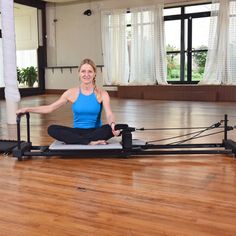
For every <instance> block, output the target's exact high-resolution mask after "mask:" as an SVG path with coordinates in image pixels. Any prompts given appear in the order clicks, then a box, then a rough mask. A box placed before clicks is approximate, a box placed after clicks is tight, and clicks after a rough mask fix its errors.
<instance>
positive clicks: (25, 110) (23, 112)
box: [16, 108, 28, 115]
mask: <svg viewBox="0 0 236 236" xmlns="http://www.w3.org/2000/svg"><path fill="white" fill-rule="evenodd" d="M26 112H28V110H27V108H20V109H18V110H17V111H16V114H17V115H19V114H25V113H26Z"/></svg>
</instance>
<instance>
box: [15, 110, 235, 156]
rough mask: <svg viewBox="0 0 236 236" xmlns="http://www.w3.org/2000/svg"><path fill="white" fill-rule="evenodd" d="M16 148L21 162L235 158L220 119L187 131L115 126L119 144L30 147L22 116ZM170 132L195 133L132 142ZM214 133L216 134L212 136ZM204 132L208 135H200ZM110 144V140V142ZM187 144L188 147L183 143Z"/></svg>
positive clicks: (233, 143)
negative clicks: (149, 133) (214, 139)
mask: <svg viewBox="0 0 236 236" xmlns="http://www.w3.org/2000/svg"><path fill="white" fill-rule="evenodd" d="M23 115H25V116H26V130H27V141H22V140H21V124H20V123H21V117H22V116H23ZM16 122H17V146H16V147H15V148H14V149H13V150H12V154H13V157H16V158H18V160H19V161H22V160H23V159H24V158H26V157H28V158H29V157H32V156H47V157H48V156H76V157H105V156H106V157H129V156H145V155H175V154H179V155H182V154H183V155H184V154H228V155H231V156H233V157H235V154H236V142H235V141H233V140H231V139H228V132H229V131H232V130H234V128H235V127H233V126H229V125H228V116H227V115H224V119H223V120H221V121H219V122H217V123H215V124H213V125H210V126H209V127H189V128H152V129H145V128H139V129H137V128H133V127H129V126H128V125H127V124H117V125H116V127H115V128H116V129H119V130H121V140H120V141H119V142H117V141H110V140H109V142H110V144H108V145H77V144H64V143H62V142H59V141H57V140H55V141H54V142H53V143H52V144H51V145H50V146H33V145H32V143H31V140H30V114H29V113H24V114H19V115H17V118H16ZM172 129H191V130H198V131H194V132H190V133H187V134H184V135H180V136H175V137H171V138H167V139H162V140H153V141H149V142H146V141H142V140H138V139H133V138H132V133H133V132H134V131H136V130H137V131H145V130H172ZM214 129H220V131H216V132H212V130H214ZM205 132H211V133H208V134H204V133H205ZM219 133H223V136H224V137H223V140H222V142H219V143H191V141H192V140H194V139H197V138H202V137H207V136H210V135H214V134H219ZM182 137H187V138H185V139H182V140H179V141H175V142H171V143H167V144H153V143H155V142H159V141H163V140H168V139H173V138H182ZM111 140H112V139H111ZM188 141H190V143H187V142H188Z"/></svg>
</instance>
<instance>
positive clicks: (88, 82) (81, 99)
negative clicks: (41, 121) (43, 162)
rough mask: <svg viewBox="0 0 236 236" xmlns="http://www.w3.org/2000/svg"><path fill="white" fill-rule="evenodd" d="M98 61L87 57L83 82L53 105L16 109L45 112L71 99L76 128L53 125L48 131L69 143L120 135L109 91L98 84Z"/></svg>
mask: <svg viewBox="0 0 236 236" xmlns="http://www.w3.org/2000/svg"><path fill="white" fill-rule="evenodd" d="M96 72H97V71H96V65H95V64H94V62H93V61H92V60H90V59H84V60H83V61H82V62H81V64H80V66H79V77H80V80H81V85H80V86H79V87H75V88H71V89H68V90H67V91H65V92H64V93H63V94H62V95H61V97H60V98H59V99H58V100H57V101H55V102H54V103H52V104H50V105H45V106H38V107H26V108H21V109H19V110H18V111H17V112H16V113H17V114H20V113H26V112H31V113H40V114H46V113H50V112H53V111H55V110H56V109H58V108H59V107H61V106H62V105H64V104H66V103H67V102H71V103H72V112H73V128H71V127H66V126H61V125H51V126H49V127H48V134H49V135H50V136H51V137H53V138H55V139H57V140H59V141H62V142H65V143H67V144H91V145H96V144H106V143H107V142H106V141H107V140H108V139H110V138H111V137H113V136H118V135H119V133H120V132H119V131H117V130H115V117H114V115H113V113H112V111H111V107H110V97H109V95H108V93H107V92H106V91H105V90H103V89H99V88H97V87H96ZM103 107H104V110H105V113H106V119H107V122H108V124H107V125H102V121H101V113H102V108H103Z"/></svg>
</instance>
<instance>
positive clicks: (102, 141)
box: [89, 140, 107, 145]
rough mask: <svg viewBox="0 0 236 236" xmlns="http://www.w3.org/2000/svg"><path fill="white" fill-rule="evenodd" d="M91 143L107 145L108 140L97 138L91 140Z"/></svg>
mask: <svg viewBox="0 0 236 236" xmlns="http://www.w3.org/2000/svg"><path fill="white" fill-rule="evenodd" d="M89 144H90V145H106V144H107V141H106V140H97V141H91V142H90V143H89Z"/></svg>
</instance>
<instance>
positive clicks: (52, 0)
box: [43, 0, 91, 3]
mask: <svg viewBox="0 0 236 236" xmlns="http://www.w3.org/2000/svg"><path fill="white" fill-rule="evenodd" d="M43 1H44V2H55V3H65V2H80V3H82V2H91V0H43Z"/></svg>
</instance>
